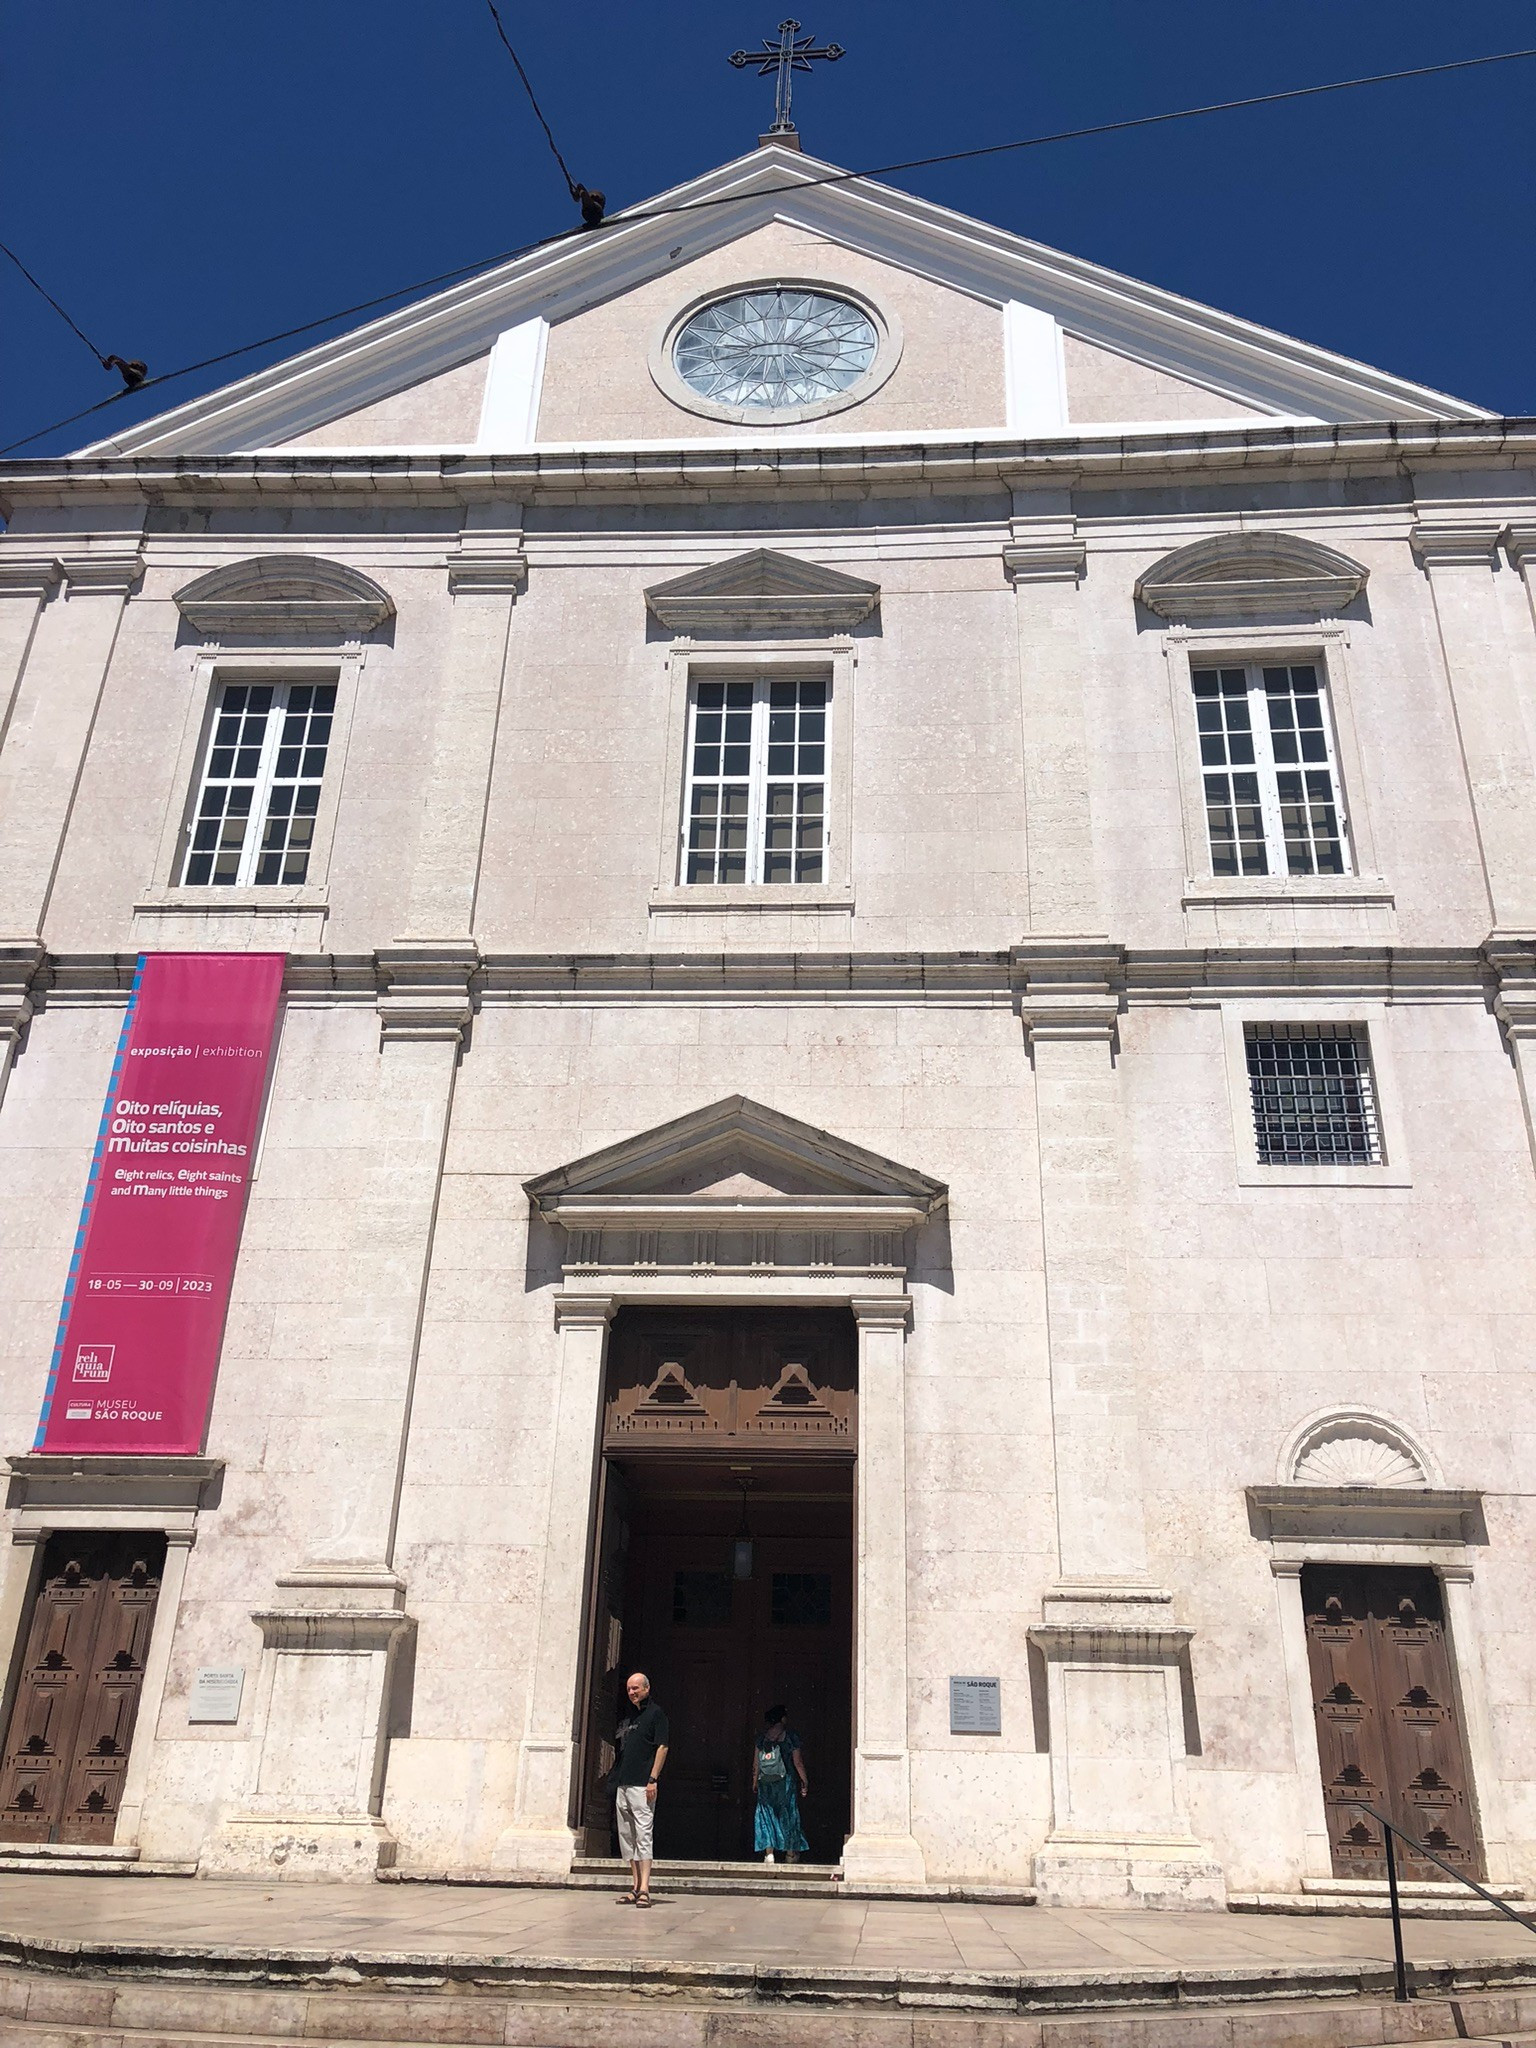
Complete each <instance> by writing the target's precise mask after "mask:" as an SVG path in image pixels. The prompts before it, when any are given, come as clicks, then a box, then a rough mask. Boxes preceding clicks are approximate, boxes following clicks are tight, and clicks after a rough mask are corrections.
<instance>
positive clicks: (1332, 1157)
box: [1243, 1024, 1382, 1166]
mask: <svg viewBox="0 0 1536 2048" xmlns="http://www.w3.org/2000/svg"><path fill="white" fill-rule="evenodd" d="M1243 1035H1244V1039H1245V1042H1246V1051H1247V1055H1248V1088H1249V1093H1250V1095H1251V1096H1252V1099H1253V1127H1254V1138H1255V1141H1256V1144H1257V1148H1258V1159H1259V1164H1260V1165H1261V1166H1379V1165H1381V1164H1382V1149H1381V1132H1380V1129H1379V1127H1378V1124H1377V1120H1376V1090H1375V1086H1374V1084H1373V1082H1372V1078H1371V1057H1370V1046H1369V1043H1368V1041H1367V1038H1366V1034H1365V1031H1364V1029H1363V1028H1362V1027H1361V1026H1359V1025H1355V1024H1249V1025H1247V1026H1245V1028H1244V1034H1243Z"/></svg>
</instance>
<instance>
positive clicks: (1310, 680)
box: [1193, 662, 1350, 875]
mask: <svg viewBox="0 0 1536 2048" xmlns="http://www.w3.org/2000/svg"><path fill="white" fill-rule="evenodd" d="M1193 683H1194V693H1195V718H1196V722H1197V724H1198V726H1199V730H1200V764H1201V774H1202V776H1203V779H1204V787H1205V820H1206V830H1207V833H1208V835H1209V838H1210V847H1211V872H1212V873H1213V874H1217V875H1281V874H1288V875H1343V874H1348V873H1349V871H1350V859H1349V844H1348V840H1347V837H1346V834H1345V829H1344V806H1343V801H1342V798H1341V796H1340V790H1339V774H1338V762H1337V758H1336V755H1335V750H1334V744H1333V732H1332V728H1331V726H1330V723H1329V718H1328V703H1327V696H1326V693H1325V691H1324V689H1323V682H1322V677H1321V676H1320V675H1319V673H1318V669H1317V665H1316V664H1315V663H1314V662H1289V663H1282V664H1277V665H1273V666H1263V665H1260V664H1258V663H1248V664H1245V665H1242V666H1236V665H1234V666H1232V667H1228V668H1197V669H1195V670H1194V672H1193Z"/></svg>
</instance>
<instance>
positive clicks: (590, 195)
mask: <svg viewBox="0 0 1536 2048" xmlns="http://www.w3.org/2000/svg"><path fill="white" fill-rule="evenodd" d="M485 4H486V6H487V7H488V8H489V9H490V10H491V19H492V21H494V22H495V24H496V33H497V35H499V36H500V37H501V40H502V43H503V44H504V46H505V48H506V52H507V55H508V56H509V57H510V58H511V59H512V62H513V64H514V65H515V66H516V67H517V75H518V77H519V78H520V79H521V80H522V81H523V91H524V92H525V93H527V95H528V104H529V106H531V107H532V109H533V112H534V118H535V120H537V122H538V124H539V126H540V127H541V128H542V129H543V130H544V140H545V141H546V142H547V143H548V144H549V147H550V150H551V152H552V153H553V155H554V159H555V162H556V163H557V164H558V165H559V166H560V175H561V177H562V178H564V180H565V184H566V190H567V191H568V192H569V193H570V195H571V197H572V198H573V199H574V200H575V202H576V204H577V205H578V206H579V207H580V208H581V218H582V224H583V226H585V227H589V228H596V227H601V226H602V224H603V208H604V206H605V205H606V204H607V201H606V198H605V196H604V194H603V193H601V192H589V191H588V190H587V187H586V186H585V185H582V184H578V183H577V181H576V179H575V178H573V177H572V176H571V170H570V166H569V164H567V162H566V160H565V158H564V157H563V156H562V155H561V154H560V145H559V143H558V142H556V140H555V133H554V130H553V129H552V128H551V127H550V125H549V123H548V121H546V120H545V118H544V109H543V108H542V107H541V106H540V105H539V101H538V95H537V94H536V93H535V92H534V89H533V84H532V82H531V80H530V79H529V76H528V74H527V72H526V71H525V70H524V69H523V60H522V58H521V57H519V56H518V54H517V52H516V50H514V49H513V47H512V38H511V37H510V36H509V35H508V34H507V31H506V27H505V25H504V24H503V22H502V19H501V13H500V10H499V9H498V8H497V5H496V0H485Z"/></svg>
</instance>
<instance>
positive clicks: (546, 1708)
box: [492, 1294, 618, 1876]
mask: <svg viewBox="0 0 1536 2048" xmlns="http://www.w3.org/2000/svg"><path fill="white" fill-rule="evenodd" d="M617 1306H618V1304H617V1303H616V1302H615V1301H614V1300H613V1299H612V1297H611V1296H609V1295H606V1294H593V1295H562V1296H560V1297H559V1298H558V1299H557V1300H556V1302H555V1329H556V1331H557V1332H558V1335H559V1344H560V1363H559V1370H558V1388H557V1393H556V1398H555V1428H554V1440H553V1442H552V1443H551V1445H550V1455H549V1506H548V1510H547V1516H546V1523H545V1535H544V1572H543V1577H542V1579H541V1581H540V1584H539V1596H538V1611H537V1616H536V1620H535V1625H534V1657H533V1671H532V1674H531V1676H530V1681H529V1687H528V1708H527V1718H526V1720H525V1722H524V1727H523V1737H522V1742H521V1744H520V1746H519V1754H518V1765H517V1792H516V1805H515V1807H514V1809H513V1815H512V1825H511V1826H510V1827H509V1828H508V1829H506V1831H505V1832H504V1833H503V1834H502V1836H501V1839H500V1840H499V1841H498V1842H497V1844H496V1848H495V1851H494V1853H493V1856H492V1861H493V1862H494V1863H495V1864H497V1865H499V1866H501V1867H502V1868H505V1869H511V1870H529V1871H538V1872H543V1873H545V1874H546V1875H548V1874H553V1875H556V1876H561V1875H563V1874H564V1873H565V1872H566V1871H568V1870H569V1869H570V1867H571V1859H572V1857H573V1856H574V1855H575V1853H576V1834H575V1831H574V1829H573V1828H572V1827H571V1800H572V1788H573V1786H574V1783H575V1770H576V1686H577V1674H578V1671H579V1669H580V1664H581V1631H582V1619H583V1604H582V1597H581V1596H582V1589H583V1587H584V1585H585V1583H586V1572H587V1554H588V1551H589V1549H590V1547H591V1526H592V1508H593V1500H594V1496H595V1493H596V1488H597V1455H598V1438H599V1431H600V1426H601V1421H602V1409H603V1373H604V1368H605V1366H606V1363H607V1357H608V1325H609V1324H610V1323H611V1322H612V1320H613V1315H614V1310H615V1309H616V1307H617Z"/></svg>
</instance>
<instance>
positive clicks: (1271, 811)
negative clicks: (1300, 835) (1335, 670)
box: [1189, 656, 1355, 882]
mask: <svg viewBox="0 0 1536 2048" xmlns="http://www.w3.org/2000/svg"><path fill="white" fill-rule="evenodd" d="M1269 668H1283V669H1285V670H1286V672H1287V674H1289V672H1290V670H1291V669H1292V668H1310V669H1311V670H1312V671H1313V672H1314V674H1316V675H1317V678H1318V701H1319V704H1320V706H1321V709H1322V736H1323V759H1322V760H1321V761H1320V762H1318V761H1310V762H1309V761H1302V760H1297V761H1295V762H1290V761H1287V762H1285V763H1284V764H1283V765H1282V763H1281V762H1280V761H1279V760H1277V759H1276V756H1275V750H1274V734H1273V732H1272V730H1271V726H1270V717H1269V691H1268V688H1267V686H1266V683H1265V680H1264V677H1265V670H1266V669H1269ZM1239 670H1240V671H1241V673H1242V676H1243V702H1244V705H1245V708H1246V710H1247V713H1248V734H1249V737H1250V738H1251V739H1252V742H1253V760H1252V762H1251V763H1249V764H1246V765H1238V764H1234V763H1229V764H1228V765H1226V766H1225V767H1216V766H1213V765H1212V764H1210V763H1207V762H1206V760H1205V759H1204V755H1203V750H1202V749H1201V747H1200V745H1199V742H1200V741H1203V739H1204V737H1205V734H1204V732H1203V731H1202V730H1201V728H1200V724H1199V714H1200V699H1199V697H1198V696H1197V695H1196V694H1195V688H1194V685H1195V680H1196V677H1197V676H1200V675H1205V674H1217V675H1220V674H1223V673H1232V672H1235V671H1239ZM1189 680H1190V694H1191V696H1192V697H1194V700H1195V722H1196V724H1195V729H1196V733H1197V747H1196V751H1197V752H1200V753H1201V760H1200V784H1201V789H1200V794H1201V809H1202V812H1203V815H1204V819H1205V839H1206V845H1205V857H1206V866H1207V869H1208V870H1209V871H1210V872H1211V873H1212V874H1214V872H1215V866H1216V856H1215V850H1214V848H1213V847H1212V845H1211V838H1210V808H1209V799H1208V797H1207V795H1206V790H1205V782H1206V778H1207V776H1209V775H1211V774H1212V773H1216V774H1221V775H1225V776H1228V777H1231V776H1233V775H1240V774H1245V773H1251V774H1252V775H1253V778H1254V780H1255V781H1256V782H1257V784H1258V787H1259V816H1260V820H1261V823H1262V828H1263V834H1264V856H1265V861H1266V869H1265V872H1264V873H1263V874H1262V875H1250V876H1241V875H1239V876H1235V877H1229V878H1228V879H1232V880H1238V879H1242V880H1248V881H1256V882H1257V881H1264V882H1267V881H1281V880H1295V879H1297V877H1296V876H1294V875H1293V873H1292V870H1291V866H1290V860H1289V856H1288V853H1287V849H1286V843H1285V822H1284V817H1283V800H1282V798H1281V795H1280V777H1281V775H1282V774H1289V773H1293V772H1294V773H1296V774H1300V775H1305V774H1307V773H1308V772H1309V771H1310V772H1313V773H1315V772H1316V771H1317V769H1318V768H1325V769H1326V770H1327V773H1328V782H1329V787H1330V790H1331V792H1332V798H1333V814H1334V821H1335V825H1336V828H1337V833H1338V844H1339V856H1340V859H1341V860H1342V862H1343V867H1342V869H1341V870H1340V872H1339V875H1337V876H1334V875H1331V874H1330V875H1328V876H1327V877H1326V879H1329V880H1338V879H1342V878H1343V877H1344V876H1352V875H1353V874H1354V871H1355V863H1354V849H1353V846H1352V844H1351V841H1350V831H1349V814H1348V812H1347V810H1346V809H1345V805H1344V786H1343V781H1342V778H1341V777H1340V774H1339V762H1338V750H1337V747H1336V746H1335V744H1334V737H1333V706H1332V705H1331V704H1330V702H1329V700H1328V673H1327V669H1326V666H1325V665H1324V664H1323V663H1322V662H1320V661H1304V662H1291V661H1284V662H1282V661H1278V660H1276V659H1275V657H1274V656H1268V657H1263V656H1261V657H1260V658H1259V659H1257V660H1254V659H1252V658H1251V657H1250V658H1249V659H1248V660H1245V661H1214V660H1209V661H1208V660H1204V659H1200V658H1198V657H1191V660H1190V664H1189ZM1224 694H1225V693H1223V695H1224ZM1216 701H1217V702H1220V701H1221V698H1217V699H1216ZM1293 701H1294V699H1293ZM1223 733H1224V736H1225V737H1226V738H1227V739H1228V740H1230V737H1231V736H1230V734H1227V733H1226V730H1225V727H1223ZM1234 808H1235V805H1234ZM1317 874H1318V870H1316V869H1314V870H1313V871H1312V873H1311V874H1309V875H1305V876H1303V877H1301V879H1304V880H1308V881H1311V880H1313V879H1315V878H1316V877H1317Z"/></svg>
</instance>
